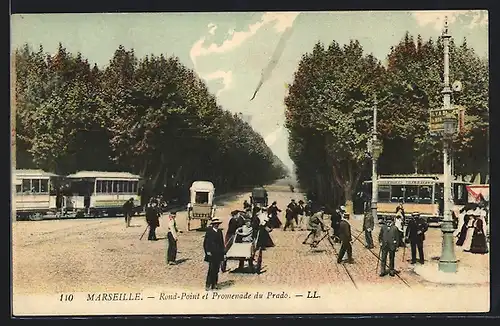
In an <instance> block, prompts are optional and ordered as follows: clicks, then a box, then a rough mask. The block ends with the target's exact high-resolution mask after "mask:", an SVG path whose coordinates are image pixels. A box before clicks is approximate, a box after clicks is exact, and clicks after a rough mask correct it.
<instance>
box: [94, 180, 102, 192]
mask: <svg viewBox="0 0 500 326" xmlns="http://www.w3.org/2000/svg"><path fill="white" fill-rule="evenodd" d="M95 190H96V192H97V193H101V192H102V181H101V180H97V181H96V182H95Z"/></svg>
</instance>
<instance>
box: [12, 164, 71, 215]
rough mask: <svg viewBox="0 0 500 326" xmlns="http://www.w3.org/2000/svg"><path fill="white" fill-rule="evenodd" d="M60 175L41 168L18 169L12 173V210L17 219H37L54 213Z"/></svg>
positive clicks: (56, 204)
mask: <svg viewBox="0 0 500 326" xmlns="http://www.w3.org/2000/svg"><path fill="white" fill-rule="evenodd" d="M61 179H62V177H61V176H59V175H57V174H54V173H50V172H45V171H43V170H27V169H18V170H15V171H14V174H13V175H12V183H13V186H14V187H13V188H15V189H13V190H14V193H13V197H14V198H13V199H14V200H12V201H11V202H12V203H13V205H12V206H13V207H12V211H14V212H15V213H16V218H17V220H38V219H41V218H42V217H43V216H45V215H49V214H56V212H57V209H58V202H57V198H58V196H57V191H56V189H57V188H58V184H59V182H60V181H61Z"/></svg>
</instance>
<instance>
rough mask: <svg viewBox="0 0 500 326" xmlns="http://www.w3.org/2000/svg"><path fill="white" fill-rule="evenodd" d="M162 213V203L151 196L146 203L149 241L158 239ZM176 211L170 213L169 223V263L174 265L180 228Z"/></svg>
mask: <svg viewBox="0 0 500 326" xmlns="http://www.w3.org/2000/svg"><path fill="white" fill-rule="evenodd" d="M161 215H162V208H161V206H160V203H159V202H158V200H157V199H156V198H153V197H152V198H150V200H149V203H148V204H147V205H146V222H147V224H148V229H149V234H148V240H149V241H157V240H158V238H157V237H156V228H158V227H159V226H160V217H161ZM176 216H177V214H176V212H171V213H169V214H168V225H167V241H168V248H167V263H168V264H169V265H174V264H175V263H176V257H177V240H178V233H179V229H178V228H177V222H176Z"/></svg>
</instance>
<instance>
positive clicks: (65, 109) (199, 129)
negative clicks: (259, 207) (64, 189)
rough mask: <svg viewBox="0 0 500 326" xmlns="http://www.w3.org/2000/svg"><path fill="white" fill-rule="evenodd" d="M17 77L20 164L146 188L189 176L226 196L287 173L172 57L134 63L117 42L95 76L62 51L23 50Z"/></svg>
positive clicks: (186, 181)
mask: <svg viewBox="0 0 500 326" xmlns="http://www.w3.org/2000/svg"><path fill="white" fill-rule="evenodd" d="M16 73H17V83H16V96H17V126H16V127H17V135H16V136H17V141H18V144H21V145H22V146H19V145H18V148H17V155H18V166H19V167H39V168H43V169H45V170H48V171H54V172H57V173H61V174H65V173H72V172H75V171H77V170H108V171H111V170H123V171H130V172H136V173H140V174H141V175H142V176H143V177H144V179H145V180H147V181H148V182H147V183H146V188H147V190H149V191H166V190H168V189H174V188H179V187H180V188H183V189H184V190H186V189H185V188H187V187H189V186H190V183H191V182H192V181H194V180H211V181H213V182H214V183H215V186H216V187H217V188H218V189H219V191H226V190H230V189H235V188H237V187H241V186H242V185H255V184H261V183H266V182H270V181H272V180H275V179H277V178H281V177H283V176H285V175H286V171H285V168H284V165H283V163H282V162H281V161H280V160H279V159H277V158H276V157H275V156H274V155H273V154H272V152H271V150H270V149H269V147H268V146H267V145H266V143H265V142H264V139H263V138H262V137H261V136H260V135H259V134H258V133H256V132H255V131H254V130H253V129H252V128H251V127H250V125H248V124H247V123H245V122H243V121H242V120H241V119H239V118H238V117H237V116H235V115H232V114H231V113H229V112H228V111H225V110H223V109H222V108H221V107H220V106H218V105H217V102H216V99H215V97H214V96H213V95H212V94H210V93H209V91H208V89H207V87H206V85H205V84H204V83H203V81H202V80H200V79H199V78H198V77H197V75H196V74H195V73H194V72H193V71H191V70H189V69H187V68H186V67H185V66H183V65H182V64H181V63H180V61H179V60H178V58H176V57H165V56H163V55H160V56H155V55H151V56H148V57H145V58H143V59H137V58H136V57H135V54H134V51H133V50H130V51H129V50H126V49H125V48H124V47H122V46H120V47H119V48H118V49H117V50H116V51H115V54H114V56H113V58H112V59H111V60H110V63H109V65H108V66H107V67H106V68H105V69H103V70H100V69H99V68H98V67H97V66H96V65H94V67H93V68H90V66H89V64H88V62H87V61H86V60H83V59H82V57H81V55H80V54H77V55H76V56H73V55H71V54H70V53H67V51H66V50H65V49H64V47H63V46H62V45H60V46H59V50H58V52H57V53H56V54H55V55H54V56H45V55H44V53H43V49H42V48H40V50H39V51H38V52H36V53H35V52H33V51H31V50H30V48H29V47H28V46H27V45H26V46H24V47H23V48H22V49H18V50H17V51H16ZM29 156H31V160H32V162H30V157H29Z"/></svg>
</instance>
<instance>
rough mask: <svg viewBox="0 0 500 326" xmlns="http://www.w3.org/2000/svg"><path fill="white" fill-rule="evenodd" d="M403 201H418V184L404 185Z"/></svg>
mask: <svg viewBox="0 0 500 326" xmlns="http://www.w3.org/2000/svg"><path fill="white" fill-rule="evenodd" d="M405 188H406V189H405V203H417V202H418V186H406V187H405Z"/></svg>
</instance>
